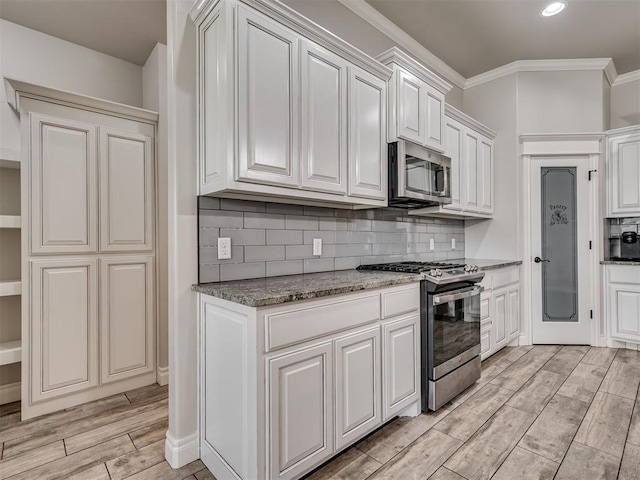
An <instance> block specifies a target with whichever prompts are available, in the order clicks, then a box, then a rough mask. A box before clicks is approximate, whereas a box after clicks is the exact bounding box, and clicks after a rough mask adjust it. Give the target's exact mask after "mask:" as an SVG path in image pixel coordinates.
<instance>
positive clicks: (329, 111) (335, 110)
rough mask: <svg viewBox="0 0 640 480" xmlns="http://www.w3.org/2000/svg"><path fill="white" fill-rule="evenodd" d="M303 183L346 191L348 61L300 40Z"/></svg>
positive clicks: (321, 190)
mask: <svg viewBox="0 0 640 480" xmlns="http://www.w3.org/2000/svg"><path fill="white" fill-rule="evenodd" d="M301 57H302V60H301V61H302V88H301V91H300V93H301V97H302V152H301V160H302V187H303V188H307V189H309V190H317V191H320V192H329V193H340V194H346V193H347V62H346V61H345V60H344V59H343V58H341V57H339V56H338V55H335V54H334V53H332V52H330V51H328V50H327V49H325V48H321V47H319V46H317V45H314V44H313V43H312V42H308V41H303V42H302V43H301Z"/></svg>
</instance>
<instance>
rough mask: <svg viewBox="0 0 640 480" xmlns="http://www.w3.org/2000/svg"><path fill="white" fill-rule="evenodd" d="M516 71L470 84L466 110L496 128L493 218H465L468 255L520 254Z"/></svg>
mask: <svg viewBox="0 0 640 480" xmlns="http://www.w3.org/2000/svg"><path fill="white" fill-rule="evenodd" d="M517 80H518V78H517V74H516V73H514V74H511V75H508V76H506V77H502V78H499V79H497V80H494V81H492V82H489V83H484V84H482V85H478V86H477V87H473V88H469V89H467V90H465V92H464V107H465V113H467V114H469V115H470V116H472V117H473V118H475V119H476V120H478V121H479V122H481V123H483V124H485V125H487V126H488V127H489V128H491V129H493V130H495V131H496V132H497V134H498V135H497V137H496V139H495V140H494V143H493V149H494V150H493V159H494V168H493V169H494V172H495V174H494V195H495V196H494V218H493V220H489V221H486V220H482V221H480V220H468V221H466V222H465V256H466V257H467V258H495V259H506V260H511V259H514V258H520V244H521V243H522V242H521V241H520V238H519V229H518V224H519V207H518V205H519V202H520V194H519V188H518V181H517V180H518V177H519V162H518V131H517V125H516V111H517Z"/></svg>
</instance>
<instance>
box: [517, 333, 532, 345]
mask: <svg viewBox="0 0 640 480" xmlns="http://www.w3.org/2000/svg"><path fill="white" fill-rule="evenodd" d="M518 344H519V345H520V346H525V345H532V343H531V340H530V339H529V336H528V335H525V334H520V336H519V337H518Z"/></svg>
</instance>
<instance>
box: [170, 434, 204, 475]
mask: <svg viewBox="0 0 640 480" xmlns="http://www.w3.org/2000/svg"><path fill="white" fill-rule="evenodd" d="M164 457H165V459H166V460H167V462H169V465H171V468H180V467H182V466H184V465H187V464H188V463H191V462H193V461H194V460H197V459H199V458H200V443H199V440H198V432H195V433H192V434H191V435H189V436H188V437H184V438H174V437H173V435H171V433H170V432H167V440H166V441H165V443H164Z"/></svg>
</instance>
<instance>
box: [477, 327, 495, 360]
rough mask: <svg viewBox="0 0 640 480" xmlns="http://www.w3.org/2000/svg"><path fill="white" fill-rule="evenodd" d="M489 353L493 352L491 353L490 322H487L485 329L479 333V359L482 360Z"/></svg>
mask: <svg viewBox="0 0 640 480" xmlns="http://www.w3.org/2000/svg"><path fill="white" fill-rule="evenodd" d="M483 327H484V325H483ZM491 353H493V352H492V351H491V320H489V321H488V322H486V328H482V331H481V332H480V359H481V360H484V359H485V358H487V357H488V356H489V355H491Z"/></svg>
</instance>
